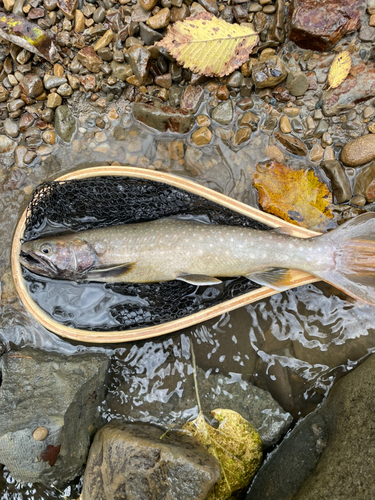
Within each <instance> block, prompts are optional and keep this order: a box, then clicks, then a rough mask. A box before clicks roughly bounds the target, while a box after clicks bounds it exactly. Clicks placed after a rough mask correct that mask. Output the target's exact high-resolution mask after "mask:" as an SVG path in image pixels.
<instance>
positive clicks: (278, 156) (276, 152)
mask: <svg viewBox="0 0 375 500" xmlns="http://www.w3.org/2000/svg"><path fill="white" fill-rule="evenodd" d="M264 153H265V154H266V156H268V158H270V160H275V161H277V162H279V163H282V162H283V161H284V155H283V153H282V152H281V150H280V149H279V148H278V147H277V146H271V145H269V146H266V147H265V148H264Z"/></svg>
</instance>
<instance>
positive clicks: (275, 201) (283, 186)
mask: <svg viewBox="0 0 375 500" xmlns="http://www.w3.org/2000/svg"><path fill="white" fill-rule="evenodd" d="M253 183H254V186H255V187H256V189H257V190H258V194H259V203H260V205H261V207H262V208H263V210H265V211H266V212H269V213H272V214H274V215H277V216H279V217H281V218H282V219H284V220H286V221H288V222H291V223H292V224H295V225H296V226H301V227H306V228H308V229H313V230H315V231H324V230H326V229H327V228H328V227H332V222H331V219H332V218H333V214H332V211H331V205H332V194H331V192H330V191H329V189H328V187H327V186H326V184H324V183H323V182H320V180H319V179H318V178H317V177H316V175H315V173H314V172H313V171H312V170H292V169H291V168H290V167H288V166H287V165H283V164H282V163H277V162H276V161H272V162H270V163H268V164H266V165H257V171H256V173H255V174H254V180H253Z"/></svg>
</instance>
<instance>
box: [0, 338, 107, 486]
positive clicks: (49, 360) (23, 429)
mask: <svg viewBox="0 0 375 500" xmlns="http://www.w3.org/2000/svg"><path fill="white" fill-rule="evenodd" d="M108 364H109V359H108V357H107V356H105V355H103V354H81V355H74V356H69V357H68V356H65V355H62V354H56V353H48V352H44V351H40V350H38V349H31V348H25V349H22V350H20V351H10V352H8V353H7V354H4V355H3V356H2V357H1V358H0V374H1V377H0V408H1V412H0V463H2V464H4V465H5V466H6V467H7V468H8V469H9V471H10V473H11V475H12V476H13V477H14V478H15V479H16V480H17V481H20V482H21V483H28V482H41V483H44V484H51V483H52V482H53V481H56V480H57V481H59V482H60V481H62V482H63V481H68V480H71V479H73V478H74V477H75V476H77V474H79V473H80V471H81V468H82V465H83V464H84V462H85V460H86V457H87V453H88V449H89V444H90V440H91V437H92V436H93V434H94V433H95V431H96V430H97V429H98V428H99V427H100V425H101V418H100V415H99V411H98V405H99V404H100V403H101V401H102V400H103V397H104V386H103V384H104V379H105V375H106V372H107V368H108Z"/></svg>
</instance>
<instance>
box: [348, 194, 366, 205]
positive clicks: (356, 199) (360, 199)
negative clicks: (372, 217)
mask: <svg viewBox="0 0 375 500" xmlns="http://www.w3.org/2000/svg"><path fill="white" fill-rule="evenodd" d="M366 203H367V201H366V198H365V197H364V196H361V195H357V196H353V198H350V200H349V205H352V206H354V207H364V206H365V205H366Z"/></svg>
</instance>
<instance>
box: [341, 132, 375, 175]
mask: <svg viewBox="0 0 375 500" xmlns="http://www.w3.org/2000/svg"><path fill="white" fill-rule="evenodd" d="M374 159H375V134H367V135H363V136H361V137H358V138H357V139H354V140H353V141H350V142H349V143H348V144H346V145H345V146H344V147H343V149H342V151H341V161H342V162H343V163H344V165H346V166H348V167H359V166H361V165H364V164H365V163H368V162H369V161H372V160H374Z"/></svg>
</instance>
